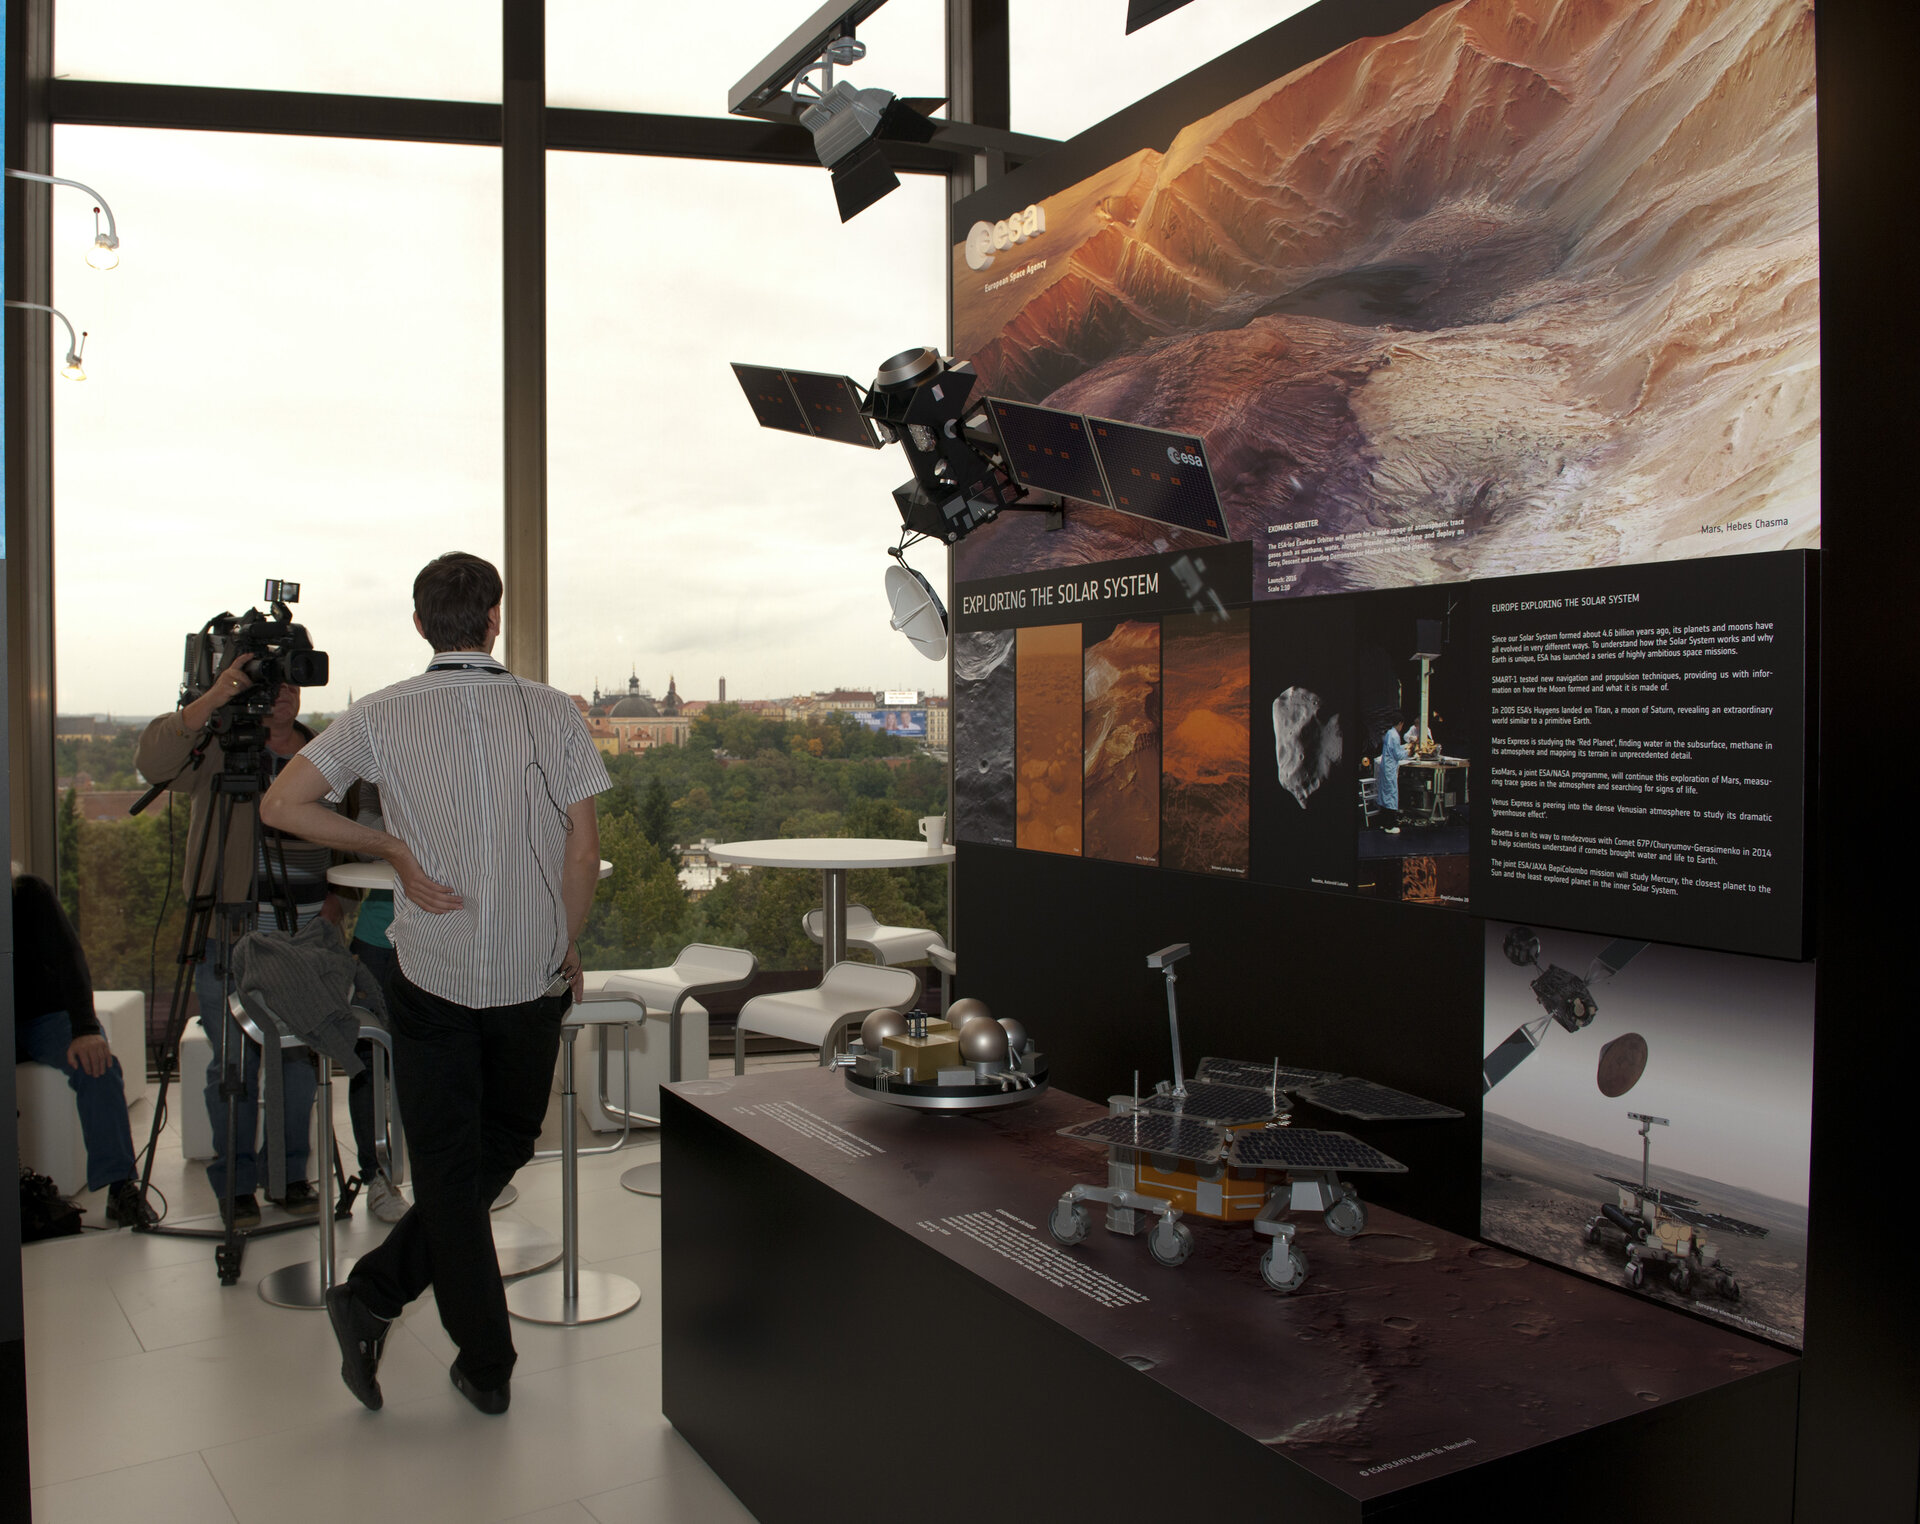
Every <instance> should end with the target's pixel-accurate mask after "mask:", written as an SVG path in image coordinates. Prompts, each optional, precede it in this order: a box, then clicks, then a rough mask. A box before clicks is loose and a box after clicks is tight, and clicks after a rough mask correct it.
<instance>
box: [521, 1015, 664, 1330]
mask: <svg viewBox="0 0 1920 1524" xmlns="http://www.w3.org/2000/svg"><path fill="white" fill-rule="evenodd" d="M636 1007H637V1008H638V1010H639V1015H638V1017H636V1016H635V1015H634V1010H635V1008H636ZM645 1019H646V1007H645V1006H644V1005H642V1004H641V1003H640V1002H639V1001H637V1000H629V999H615V1000H592V1001H585V1002H580V1003H577V1004H575V1005H574V1007H573V1009H571V1010H570V1011H568V1012H567V1016H566V1020H565V1021H564V1022H562V1023H561V1026H560V1041H561V1043H562V1044H563V1045H564V1047H563V1052H562V1055H561V1060H560V1062H561V1065H562V1073H563V1074H564V1075H565V1079H564V1080H563V1081H562V1083H561V1089H560V1103H561V1108H562V1109H561V1112H560V1171H561V1173H560V1244H561V1250H560V1273H559V1274H558V1275H537V1276H532V1277H529V1278H528V1279H526V1280H521V1281H516V1282H515V1283H514V1284H513V1285H511V1286H509V1287H507V1311H508V1312H510V1313H512V1314H513V1315H514V1316H515V1317H516V1318H524V1319H525V1320H526V1321H527V1322H529V1323H558V1324H560V1325H562V1326H564V1327H567V1328H573V1327H576V1326H577V1325H579V1324H581V1323H599V1322H602V1321H604V1320H605V1319H607V1318H617V1317H619V1316H620V1314H621V1313H623V1312H631V1311H632V1310H633V1308H634V1307H635V1306H637V1305H638V1304H639V1301H640V1288H639V1287H638V1286H636V1285H634V1283H633V1282H632V1281H630V1280H628V1279H627V1278H626V1277H625V1276H624V1275H610V1274H608V1273H607V1272H605V1271H603V1270H582V1269H581V1268H580V1113H579V1107H578V1105H577V1097H576V1093H575V1091H574V1088H573V1044H574V1039H575V1038H577V1037H578V1036H579V1035H580V1029H581V1028H582V1027H604V1026H612V1025H620V1026H626V1025H629V1024H630V1023H632V1022H633V1021H635V1020H641V1021H644V1020H645ZM628 1099H629V1100H631V1099H632V1097H631V1096H629V1097H628ZM621 1136H622V1137H623V1138H624V1137H625V1133H624V1131H623V1132H622V1134H621ZM593 1152H595V1153H604V1152H606V1150H605V1149H595V1150H593Z"/></svg>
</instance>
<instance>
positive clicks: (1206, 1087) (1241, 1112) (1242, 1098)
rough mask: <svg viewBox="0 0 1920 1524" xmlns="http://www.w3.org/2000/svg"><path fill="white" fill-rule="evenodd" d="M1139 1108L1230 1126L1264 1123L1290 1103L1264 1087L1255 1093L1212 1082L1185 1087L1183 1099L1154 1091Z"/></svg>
mask: <svg viewBox="0 0 1920 1524" xmlns="http://www.w3.org/2000/svg"><path fill="white" fill-rule="evenodd" d="M1140 1104H1141V1105H1142V1106H1144V1107H1146V1108H1147V1110H1149V1111H1159V1112H1165V1113H1167V1114H1169V1115H1176V1114H1177V1115H1183V1116H1190V1117H1201V1118H1204V1119H1205V1120H1207V1121H1209V1122H1229V1123H1231V1122H1264V1121H1267V1120H1268V1119H1269V1118H1271V1117H1273V1116H1275V1115H1277V1114H1278V1113H1280V1112H1282V1111H1285V1110H1286V1109H1287V1108H1288V1106H1289V1104H1290V1102H1289V1100H1288V1098H1287V1093H1286V1091H1284V1090H1282V1091H1281V1092H1280V1093H1279V1095H1278V1096H1275V1095H1274V1094H1273V1092H1272V1091H1270V1090H1267V1089H1266V1088H1264V1087H1262V1088H1261V1089H1259V1090H1255V1089H1254V1088H1253V1087H1252V1086H1250V1085H1216V1084H1214V1083H1213V1082H1212V1081H1211V1080H1194V1081H1193V1082H1192V1083H1190V1084H1189V1085H1188V1086H1187V1093H1186V1095H1185V1097H1181V1096H1177V1095H1162V1094H1160V1093H1159V1092H1158V1091H1156V1092H1155V1093H1154V1094H1152V1095H1147V1096H1142V1097H1141V1098H1140Z"/></svg>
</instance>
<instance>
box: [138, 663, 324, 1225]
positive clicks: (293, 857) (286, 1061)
mask: <svg viewBox="0 0 1920 1524" xmlns="http://www.w3.org/2000/svg"><path fill="white" fill-rule="evenodd" d="M248 660H249V657H248V656H247V655H246V654H245V653H243V654H242V655H240V656H238V657H236V658H235V659H234V661H233V662H232V664H231V665H229V666H228V667H227V669H226V670H225V671H224V672H222V673H221V674H220V675H219V676H218V677H217V678H215V679H214V683H213V686H212V687H211V688H209V689H208V690H207V691H206V692H205V693H203V694H201V695H200V697H198V698H197V699H195V700H193V702H192V703H190V704H188V705H186V706H185V707H184V708H182V709H179V710H177V711H175V712H174V713H172V714H163V715H160V716H159V717H158V718H156V719H155V720H154V722H153V723H152V724H151V725H149V726H148V727H147V729H146V733H145V734H144V735H142V736H141V737H140V745H139V747H138V749H137V750H136V751H135V753H134V764H135V766H137V767H138V768H139V769H140V772H141V774H142V775H143V776H145V777H147V778H172V779H173V782H172V783H170V784H169V785H168V788H169V789H170V790H171V791H172V792H174V793H187V794H191V795H192V798H193V815H192V819H191V823H190V824H189V825H188V827H187V853H186V862H187V867H186V881H185V888H186V892H187V895H188V898H189V899H191V898H192V897H193V896H195V895H197V894H210V893H212V891H213V887H214V876H215V873H216V872H217V871H219V869H220V868H221V866H222V865H221V864H218V863H216V862H215V861H214V858H215V856H216V850H215V844H209V845H208V847H207V850H206V853H205V856H204V857H202V855H201V843H202V842H203V841H204V840H205V839H206V836H207V833H208V832H209V831H211V830H213V829H214V825H215V822H216V818H217V813H218V812H217V810H216V809H215V807H214V806H215V795H214V792H213V784H214V779H215V777H216V776H217V775H218V774H219V772H220V769H221V766H222V760H221V758H222V753H221V749H220V742H219V741H218V740H217V739H215V740H213V741H210V742H209V743H208V745H207V751H206V756H205V758H204V759H203V760H202V762H201V764H200V765H199V766H198V767H196V768H193V769H191V770H190V771H188V772H185V773H182V772H181V771H180V770H181V769H182V768H183V767H186V765H187V761H188V758H189V757H190V756H191V754H192V752H193V748H194V744H195V742H196V741H197V739H198V738H199V735H200V732H201V731H202V730H203V729H205V728H206V725H207V722H208V721H209V720H211V719H212V718H213V716H214V713H215V711H216V710H219V709H221V708H223V707H224V706H226V705H227V704H229V703H231V702H233V701H234V700H235V699H237V698H239V697H240V696H241V695H242V694H243V693H245V692H246V691H247V690H248V689H249V688H251V687H253V685H254V684H253V679H252V678H251V677H249V676H247V674H246V671H245V670H244V668H245V664H246V662H247V661H248ZM299 712H300V690H299V689H298V688H296V687H294V686H293V684H291V683H282V684H281V685H280V686H279V688H278V690H277V691H276V692H275V693H274V695H273V708H272V710H271V711H270V712H269V713H268V714H267V716H266V735H267V742H266V749H267V756H268V758H269V761H270V763H271V769H272V775H271V776H269V777H266V778H263V779H262V790H263V792H264V788H265V785H266V784H269V783H271V782H272V781H273V777H277V776H278V775H279V772H280V769H281V768H282V767H284V766H285V765H286V763H287V761H288V760H289V759H290V758H292V757H294V756H295V755H297V754H298V753H299V751H300V748H301V747H303V746H305V745H306V744H307V742H309V741H311V740H312V739H313V732H312V731H311V730H309V729H307V727H306V726H305V725H302V724H301V723H300V722H299V720H298V719H297V718H295V717H296V716H297V715H298V714H299ZM176 775H177V776H176ZM257 812H258V801H257V800H253V799H248V798H245V797H244V796H241V797H236V798H235V799H234V803H233V816H232V822H231V824H230V825H229V827H228V834H227V851H226V862H225V864H224V868H225V871H224V874H222V877H221V896H222V904H221V905H220V906H219V907H218V909H217V911H216V919H215V921H214V923H213V928H212V933H211V935H209V937H208V938H207V945H206V949H205V957H204V958H203V960H202V961H201V962H200V963H199V964H198V965H196V967H195V969H194V991H195V993H196V994H197V995H198V996H199V999H200V1021H201V1025H202V1026H204V1027H205V1028H206V1032H207V1040H208V1041H209V1042H210V1043H212V1044H213V1060H212V1062H211V1063H209V1064H208V1065H207V1090H206V1095H207V1115H208V1117H209V1119H210V1120H211V1121H212V1123H213V1158H212V1160H211V1161H209V1163H208V1165H207V1182H208V1184H210V1185H211V1186H212V1187H213V1193H214V1195H215V1196H216V1197H217V1198H218V1199H219V1201H220V1208H221V1211H222V1213H223V1214H224V1213H225V1211H226V1187H227V1177H226V1173H227V1103H226V1101H225V1099H224V1098H223V1097H222V1096H221V1094H220V1055H221V1050H222V1046H223V1044H222V1042H221V1037H220V1030H219V1027H218V1026H217V1025H216V1022H218V1021H221V1020H224V1021H226V1023H227V1026H228V1031H227V1034H226V1044H225V1045H226V1046H227V1047H228V1048H229V1050H230V1051H231V1052H234V1053H238V1054H241V1055H243V1058H242V1063H243V1070H242V1074H241V1085H242V1087H243V1089H242V1094H241V1097H240V1104H239V1107H238V1112H237V1115H238V1122H239V1129H240V1135H239V1137H237V1138H235V1139H234V1140H233V1168H234V1178H233V1218H234V1221H233V1225H234V1226H235V1227H237V1228H242V1229H245V1228H253V1227H258V1226H259V1225H260V1203H259V1201H258V1199H257V1198H256V1196H255V1192H256V1190H257V1189H258V1188H259V1169H258V1162H257V1160H256V1158H255V1155H254V1136H255V1134H256V1133H257V1132H258V1130H259V1107H258V1102H257V1101H256V1100H255V1097H256V1096H257V1095H258V1093H259V1087H260V1049H259V1048H258V1047H256V1046H255V1045H254V1044H252V1043H250V1042H248V1041H247V1040H246V1037H245V1035H244V1034H243V1033H242V1032H241V1030H240V1028H239V1025H238V1024H237V1023H236V1022H234V1020H233V1018H232V1017H231V1016H229V1015H227V1014H226V1009H225V1000H224V991H223V989H222V984H223V981H222V978H221V972H220V971H221V970H222V969H223V968H224V967H225V965H226V960H227V957H228V953H229V950H230V948H231V947H232V945H233V942H234V940H235V939H236V938H238V937H239V936H240V935H241V934H243V933H244V932H246V931H247V930H248V929H250V928H249V923H250V922H251V923H253V924H257V925H260V926H272V925H274V924H275V921H274V915H273V906H272V904H271V903H270V897H269V891H268V885H269V883H272V884H284V887H285V888H286V890H287V893H288V895H289V896H290V897H291V899H292V900H293V903H294V907H295V909H296V911H297V912H298V916H299V924H300V925H303V926H304V925H305V924H306V923H307V922H308V921H310V920H312V919H313V918H314V917H315V916H316V915H318V916H324V917H326V919H328V920H329V921H332V922H333V923H334V924H335V925H336V926H337V925H338V924H339V923H340V902H339V901H338V900H337V899H335V898H334V896H333V894H332V893H331V892H330V891H329V890H328V888H327V868H328V866H329V865H330V863H331V862H332V853H331V852H329V851H328V849H327V848H325V847H321V846H315V845H314V844H313V843H311V842H305V841H301V840H299V839H298V838H296V837H291V836H281V835H280V834H279V833H277V832H272V831H269V830H267V829H266V828H264V827H263V828H261V829H260V830H259V831H258V832H256V831H255V823H256V819H257ZM256 837H257V838H258V850H257V851H256V850H253V848H254V843H255V840H256ZM283 855H284V862H285V866H284V872H283V869H282V858H283ZM196 862H198V863H199V864H200V869H201V871H200V881H199V882H198V883H197V884H196V883H194V882H192V875H193V865H194V864H195V863H196ZM269 869H271V877H270V876H269ZM256 879H257V888H256ZM256 897H257V900H258V903H257V904H255V903H252V900H253V899H254V898H256ZM230 911H231V915H230V914H229V912H230ZM279 1062H280V1063H281V1066H282V1068H281V1077H282V1080H283V1083H284V1087H285V1088H284V1091H283V1094H284V1095H285V1098H286V1114H285V1117H284V1122H285V1138H286V1161H287V1193H286V1195H285V1196H284V1197H283V1198H282V1199H281V1200H280V1201H279V1202H277V1203H276V1204H277V1205H278V1206H279V1207H280V1208H281V1209H282V1210H284V1211H286V1212H289V1213H292V1214H293V1215H295V1216H311V1215H313V1214H315V1213H317V1212H318V1211H319V1209H320V1203H319V1198H318V1197H317V1196H316V1195H315V1194H314V1190H313V1187H312V1185H310V1184H309V1183H308V1181H307V1178H306V1171H307V1155H308V1141H307V1129H308V1125H309V1118H310V1116H311V1114H312V1111H313V1095H314V1088H315V1084H316V1075H315V1073H314V1067H313V1064H312V1062H311V1060H310V1059H309V1058H308V1056H307V1055H306V1054H305V1053H304V1052H294V1053H287V1054H282V1055H281V1056H280V1058H279ZM184 1077H185V1076H182V1078H183V1079H184ZM322 1167H323V1168H324V1167H328V1166H327V1165H326V1163H325V1161H323V1163H322Z"/></svg>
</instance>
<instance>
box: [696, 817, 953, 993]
mask: <svg viewBox="0 0 1920 1524" xmlns="http://www.w3.org/2000/svg"><path fill="white" fill-rule="evenodd" d="M953 857H954V853H953V847H952V846H951V845H948V846H940V847H930V846H928V845H927V844H926V843H925V842H923V841H880V840H876V839H874V838H872V837H865V836H794V837H782V838H780V839H778V840H774V841H728V842H722V843H721V844H720V845H719V846H716V847H714V848H713V860H714V861H715V862H720V863H727V864H730V865H731V864H738V865H739V866H741V867H748V868H818V869H819V870H820V904H821V907H822V908H823V909H824V911H825V916H824V918H823V919H824V921H825V925H823V926H822V927H821V930H822V932H823V933H824V935H823V936H822V938H821V961H822V967H823V970H824V969H828V968H832V967H833V966H834V964H836V963H844V962H846V959H847V870H848V869H850V868H931V867H938V866H941V865H943V864H946V863H950V862H952V861H953Z"/></svg>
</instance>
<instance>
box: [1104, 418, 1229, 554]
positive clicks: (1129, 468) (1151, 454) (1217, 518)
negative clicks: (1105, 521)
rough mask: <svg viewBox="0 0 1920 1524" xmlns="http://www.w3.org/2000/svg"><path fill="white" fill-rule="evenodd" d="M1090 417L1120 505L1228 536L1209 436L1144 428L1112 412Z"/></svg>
mask: <svg viewBox="0 0 1920 1524" xmlns="http://www.w3.org/2000/svg"><path fill="white" fill-rule="evenodd" d="M1087 422H1088V423H1089V424H1091V425H1092V426H1093V447H1094V452H1095V453H1096V454H1097V455H1098V456H1099V457H1100V469H1101V472H1102V473H1103V474H1104V475H1105V476H1106V479H1107V487H1108V490H1109V491H1111V492H1112V494H1113V506H1114V507H1115V508H1118V509H1119V510H1120V511H1121V512H1123V513H1133V514H1138V515H1139V516H1140V517H1141V518H1143V519H1154V520H1156V521H1157V522H1159V523H1162V524H1172V525H1173V526H1174V527H1175V528H1178V529H1195V530H1198V531H1199V532H1200V533H1201V534H1208V535H1213V536H1215V537H1216V538H1218V539H1222V540H1224V539H1226V538H1227V516H1226V513H1225V511H1224V510H1222V508H1221V507H1220V499H1219V497H1218V496H1216V495H1215V493H1214V490H1213V477H1212V476H1211V475H1210V474H1209V472H1208V470H1207V447H1206V441H1205V440H1203V439H1201V438H1200V436H1199V435H1198V434H1175V433H1171V432H1169V431H1168V430H1166V429H1143V428H1141V427H1140V426H1139V425H1137V424H1131V423H1120V422H1117V421H1116V420H1114V419H1111V418H1089V419H1088V420H1087Z"/></svg>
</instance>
